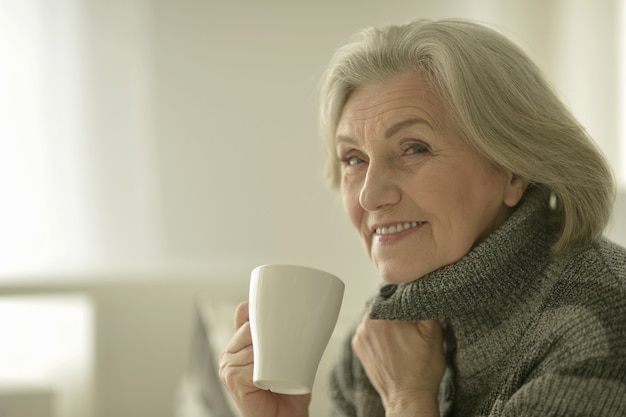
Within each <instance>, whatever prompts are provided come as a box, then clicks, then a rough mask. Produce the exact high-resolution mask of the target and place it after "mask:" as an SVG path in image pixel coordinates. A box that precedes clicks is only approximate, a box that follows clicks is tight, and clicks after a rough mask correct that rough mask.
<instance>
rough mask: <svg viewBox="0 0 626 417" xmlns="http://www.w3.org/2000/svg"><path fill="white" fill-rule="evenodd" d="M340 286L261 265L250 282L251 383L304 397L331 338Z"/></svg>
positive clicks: (320, 276)
mask: <svg viewBox="0 0 626 417" xmlns="http://www.w3.org/2000/svg"><path fill="white" fill-rule="evenodd" d="M344 287H345V286H344V283H343V281H341V280H340V279H339V278H337V277H336V276H334V275H332V274H329V273H328V272H324V271H320V270H317V269H313V268H308V267H304V266H295V265H263V266H259V267H257V268H255V269H254V270H253V271H252V274H251V277H250V300H249V301H250V326H251V332H252V345H253V351H254V374H253V382H254V384H255V385H256V386H257V387H259V388H261V389H266V390H270V391H272V392H277V393H281V394H294V395H295V394H308V393H310V392H311V389H312V388H313V381H314V379H315V374H316V372H317V367H318V365H319V363H320V360H321V358H322V354H323V353H324V350H325V349H326V345H327V344H328V341H329V340H330V336H331V335H332V333H333V330H334V328H335V324H336V322H337V317H338V316H339V310H340V309H341V302H342V300H343V292H344Z"/></svg>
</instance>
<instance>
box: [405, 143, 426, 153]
mask: <svg viewBox="0 0 626 417" xmlns="http://www.w3.org/2000/svg"><path fill="white" fill-rule="evenodd" d="M424 152H428V148H427V147H426V146H425V145H422V144H421V143H415V144H413V145H411V146H408V147H407V148H406V149H405V150H404V153H405V155H414V154H418V153H424Z"/></svg>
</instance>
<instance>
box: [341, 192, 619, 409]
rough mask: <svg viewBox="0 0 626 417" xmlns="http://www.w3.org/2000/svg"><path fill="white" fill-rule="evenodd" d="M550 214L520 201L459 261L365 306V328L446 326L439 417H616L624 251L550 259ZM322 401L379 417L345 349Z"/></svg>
mask: <svg viewBox="0 0 626 417" xmlns="http://www.w3.org/2000/svg"><path fill="white" fill-rule="evenodd" d="M548 210H549V209H548V197H547V195H546V194H545V193H544V192H542V191H540V190H538V189H529V190H528V191H527V193H526V196H525V197H524V199H523V201H522V202H521V203H520V205H519V207H518V208H517V210H516V211H515V212H514V213H513V214H512V215H511V217H510V218H509V219H508V220H507V221H506V222H505V224H504V225H503V226H502V227H500V228H499V229H498V230H497V231H495V232H494V233H492V234H491V235H490V236H489V237H488V238H487V239H486V240H485V241H484V242H482V243H481V244H480V245H478V246H477V247H476V248H474V249H473V250H472V251H471V252H470V253H469V254H468V255H467V256H465V257H464V258H463V259H461V260H460V261H458V262H457V263H455V264H453V265H449V266H446V267H443V268H441V269H439V270H437V271H434V272H432V273H430V274H428V275H426V276H424V277H422V278H420V279H418V280H416V281H414V282H411V283H407V284H402V285H400V286H399V287H398V289H397V291H396V292H395V293H394V294H393V295H392V296H391V297H389V298H384V297H382V296H378V297H376V298H375V299H374V300H373V302H372V304H371V307H370V316H371V317H372V318H374V319H385V320H404V321H415V320H426V319H440V320H441V321H442V322H443V323H444V325H445V327H446V337H447V342H446V345H447V346H446V352H447V358H448V371H447V372H446V376H445V377H444V381H442V385H441V389H440V412H441V414H442V415H446V416H563V417H566V416H567V417H573V416H594V417H595V416H611V417H624V416H626V250H625V249H624V248H622V247H620V246H618V245H615V244H614V243H612V242H609V241H607V240H602V241H600V242H598V243H596V244H594V245H593V246H592V247H590V248H588V249H585V250H578V251H571V252H569V253H566V254H562V255H559V256H556V257H553V256H551V254H550V246H551V244H552V242H553V241H554V239H555V232H554V230H552V228H551V227H550V226H549V225H548V223H547V222H546V221H544V219H546V218H547V215H548ZM348 339H350V338H348ZM332 389H333V393H332V394H333V399H334V403H335V410H334V415H336V416H363V417H365V416H367V417H374V416H384V415H385V412H384V409H383V407H382V403H381V401H380V398H379V397H378V394H377V393H376V391H375V390H374V388H373V387H372V385H371V383H370V382H369V381H368V380H367V376H366V375H365V371H364V370H363V368H362V366H361V364H360V362H359V361H358V359H357V358H356V357H355V356H354V355H353V352H352V350H351V347H350V344H349V340H348V341H347V343H346V345H345V348H344V351H343V356H342V358H341V360H340V362H339V364H338V365H337V367H336V368H335V370H334V373H333V378H332Z"/></svg>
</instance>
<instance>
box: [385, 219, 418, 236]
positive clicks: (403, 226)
mask: <svg viewBox="0 0 626 417" xmlns="http://www.w3.org/2000/svg"><path fill="white" fill-rule="evenodd" d="M422 224H424V223H423V222H406V223H400V224H394V225H393V226H389V227H377V228H376V230H375V233H376V234H377V235H391V234H394V233H400V232H403V231H405V230H408V229H413V228H414V227H417V226H420V225H422Z"/></svg>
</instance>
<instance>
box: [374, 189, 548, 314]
mask: <svg viewBox="0 0 626 417" xmlns="http://www.w3.org/2000/svg"><path fill="white" fill-rule="evenodd" d="M548 210H549V208H548V193H547V192H546V191H545V190H541V189H538V188H535V187H531V188H529V189H528V190H527V191H526V193H525V195H524V198H523V199H522V201H521V202H520V204H519V205H518V207H517V209H516V210H515V211H514V212H513V213H512V214H511V216H510V217H509V218H508V219H507V220H506V221H505V223H504V224H503V225H502V226H501V227H500V228H499V229H497V230H496V231H494V232H493V233H492V234H491V235H489V236H488V237H487V238H486V239H485V240H484V241H483V242H481V243H480V244H479V245H478V246H476V247H475V248H473V249H472V250H471V251H470V252H469V253H468V254H467V255H466V256H465V257H463V258H462V259H460V260H459V261H457V262H455V263H454V264H451V265H447V266H444V267H442V268H440V269H438V270H436V271H433V272H431V273H429V274H427V275H425V276H423V277H421V278H419V279H417V280H415V281H413V282H409V283H405V284H400V285H399V286H398V287H397V289H396V290H395V292H394V291H389V288H387V292H386V293H384V292H383V293H382V294H379V295H378V296H377V297H376V298H375V299H374V300H373V303H372V304H371V307H370V316H371V317H372V318H373V319H387V320H406V321H415V320H429V319H435V318H440V319H443V318H461V317H464V316H468V315H471V314H475V313H476V312H478V311H481V310H482V311H488V310H490V309H493V308H501V307H502V304H503V303H505V304H507V303H509V302H510V301H512V300H515V299H518V296H519V295H520V293H521V292H522V291H523V290H524V288H525V287H526V286H527V285H532V283H531V282H529V281H530V279H529V277H532V276H534V275H536V273H538V272H539V271H540V270H542V269H543V267H544V266H545V264H546V263H547V261H548V258H549V256H550V247H551V245H552V243H553V241H554V238H555V232H554V230H553V229H552V228H551V227H550V226H549V225H548V223H547V221H546V220H545V219H546V218H547V211H548Z"/></svg>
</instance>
